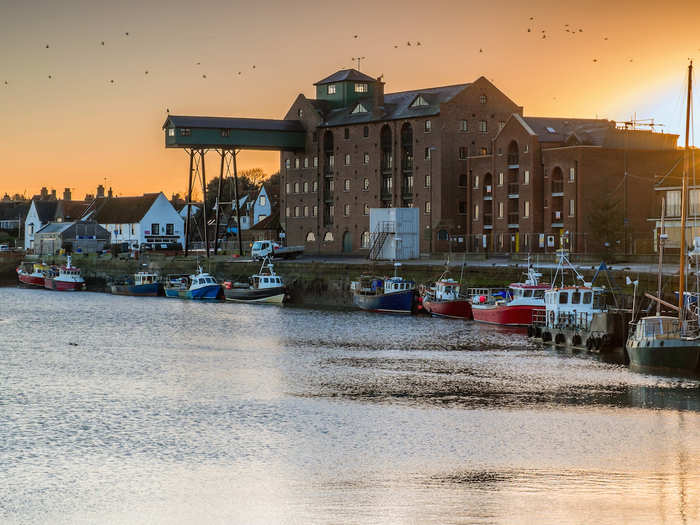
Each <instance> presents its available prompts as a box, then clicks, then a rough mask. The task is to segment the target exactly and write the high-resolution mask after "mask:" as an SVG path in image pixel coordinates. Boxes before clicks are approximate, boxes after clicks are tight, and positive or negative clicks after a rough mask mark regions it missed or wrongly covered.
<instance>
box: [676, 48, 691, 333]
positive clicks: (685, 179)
mask: <svg viewBox="0 0 700 525" xmlns="http://www.w3.org/2000/svg"><path fill="white" fill-rule="evenodd" d="M692 94H693V61H692V60H691V61H690V64H689V65H688V100H687V102H686V109H685V151H684V152H683V184H682V186H681V267H680V272H679V275H678V308H679V311H678V318H679V319H680V320H681V321H682V320H683V303H684V302H685V301H684V299H685V297H684V296H685V289H684V288H685V266H686V260H685V258H686V254H685V216H686V206H687V200H688V199H687V193H688V147H689V146H688V135H689V130H690V101H691V100H692Z"/></svg>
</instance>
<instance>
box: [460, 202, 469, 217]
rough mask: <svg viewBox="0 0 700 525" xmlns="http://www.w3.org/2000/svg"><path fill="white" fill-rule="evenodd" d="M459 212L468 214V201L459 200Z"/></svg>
mask: <svg viewBox="0 0 700 525" xmlns="http://www.w3.org/2000/svg"><path fill="white" fill-rule="evenodd" d="M459 214H460V215H466V214H467V201H459Z"/></svg>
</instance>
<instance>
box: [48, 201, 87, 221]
mask: <svg viewBox="0 0 700 525" xmlns="http://www.w3.org/2000/svg"><path fill="white" fill-rule="evenodd" d="M58 203H59V204H58V207H57V209H56V214H57V216H60V217H62V218H64V219H79V218H80V217H82V216H83V213H85V210H86V209H87V208H88V206H90V203H89V202H85V201H66V200H61V201H58Z"/></svg>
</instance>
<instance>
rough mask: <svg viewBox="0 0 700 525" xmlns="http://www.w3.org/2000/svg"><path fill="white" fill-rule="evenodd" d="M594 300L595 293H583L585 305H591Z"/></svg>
mask: <svg viewBox="0 0 700 525" xmlns="http://www.w3.org/2000/svg"><path fill="white" fill-rule="evenodd" d="M592 298H593V292H584V293H583V304H591V299H592Z"/></svg>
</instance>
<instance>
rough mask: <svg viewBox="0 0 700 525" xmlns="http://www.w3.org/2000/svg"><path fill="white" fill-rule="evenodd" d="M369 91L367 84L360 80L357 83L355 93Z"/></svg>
mask: <svg viewBox="0 0 700 525" xmlns="http://www.w3.org/2000/svg"><path fill="white" fill-rule="evenodd" d="M367 91H369V88H368V87H367V84H361V83H359V82H358V83H356V84H355V93H367Z"/></svg>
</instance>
